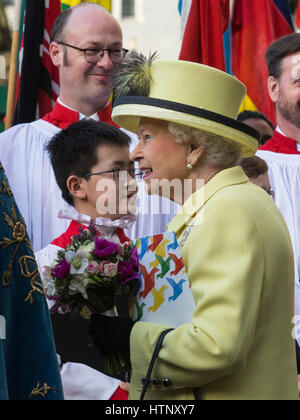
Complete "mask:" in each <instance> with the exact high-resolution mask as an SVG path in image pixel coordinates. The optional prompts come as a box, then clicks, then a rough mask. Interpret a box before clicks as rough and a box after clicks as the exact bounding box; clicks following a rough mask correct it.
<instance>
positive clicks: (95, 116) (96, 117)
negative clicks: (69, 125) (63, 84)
mask: <svg viewBox="0 0 300 420" xmlns="http://www.w3.org/2000/svg"><path fill="white" fill-rule="evenodd" d="M57 102H58V103H59V104H60V105H62V106H64V107H65V108H68V109H70V110H71V111H75V112H78V111H76V109H73V108H71V107H70V106H68V105H66V104H64V103H63V102H62V100H61V99H60V98H57ZM78 114H79V121H80V120H83V119H91V120H95V121H99V116H98V114H97V113H96V114H94V115H91V116H90V117H87V116H86V115H84V114H82V113H81V112H78Z"/></svg>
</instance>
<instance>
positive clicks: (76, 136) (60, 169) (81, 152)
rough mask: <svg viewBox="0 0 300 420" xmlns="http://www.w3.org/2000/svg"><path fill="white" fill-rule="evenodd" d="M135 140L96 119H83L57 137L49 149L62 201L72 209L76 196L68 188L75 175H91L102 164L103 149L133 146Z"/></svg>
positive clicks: (52, 140)
mask: <svg viewBox="0 0 300 420" xmlns="http://www.w3.org/2000/svg"><path fill="white" fill-rule="evenodd" d="M130 142H131V139H130V137H129V136H127V134H125V133H124V132H123V131H121V130H119V129H118V128H116V127H114V126H112V125H108V124H105V123H102V122H98V121H94V120H81V121H79V122H77V123H74V124H71V125H70V126H69V127H68V128H66V129H65V130H61V131H60V132H59V133H58V134H56V135H55V136H54V137H53V138H52V139H51V140H50V142H49V144H48V145H47V146H46V150H47V151H48V153H49V157H50V160H51V164H52V167H53V170H54V175H55V178H56V182H57V184H58V186H59V188H60V189H61V192H62V198H63V199H64V200H65V201H66V202H67V203H68V204H70V205H71V206H73V205H74V202H73V197H72V196H71V195H70V194H69V190H68V188H67V179H68V178H69V177H70V176H71V175H77V176H79V175H83V174H88V173H89V172H91V169H92V167H93V166H95V165H97V163H98V156H97V154H96V153H95V152H96V150H97V149H98V147H99V146H122V147H129V145H130Z"/></svg>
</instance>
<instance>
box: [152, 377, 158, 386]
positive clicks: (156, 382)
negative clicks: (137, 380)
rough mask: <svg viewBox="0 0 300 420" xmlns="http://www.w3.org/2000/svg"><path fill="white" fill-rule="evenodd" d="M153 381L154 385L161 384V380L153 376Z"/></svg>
mask: <svg viewBox="0 0 300 420" xmlns="http://www.w3.org/2000/svg"><path fill="white" fill-rule="evenodd" d="M151 383H152V385H154V386H157V385H159V384H160V380H159V379H156V378H153V379H151Z"/></svg>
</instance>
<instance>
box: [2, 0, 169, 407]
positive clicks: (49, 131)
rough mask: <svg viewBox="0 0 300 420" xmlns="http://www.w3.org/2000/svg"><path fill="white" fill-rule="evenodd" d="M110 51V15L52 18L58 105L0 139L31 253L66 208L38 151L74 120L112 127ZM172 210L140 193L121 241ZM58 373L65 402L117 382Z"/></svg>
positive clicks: (59, 224)
mask: <svg viewBox="0 0 300 420" xmlns="http://www.w3.org/2000/svg"><path fill="white" fill-rule="evenodd" d="M118 51H119V54H123V49H122V31H121V28H120V25H119V23H118V22H117V21H116V20H115V19H114V18H113V17H112V15H111V14H109V13H108V12H107V11H106V10H105V9H103V8H102V7H100V6H98V5H95V4H84V3H83V4H79V5H78V6H76V7H74V8H72V9H68V10H67V11H66V12H65V13H64V14H62V15H61V16H60V17H59V18H58V20H57V21H56V24H55V25H54V28H53V31H52V42H51V45H50V55H51V59H52V61H53V63H54V64H55V65H56V66H58V68H59V76H60V95H59V100H58V101H57V103H56V105H55V107H54V109H53V111H52V112H51V113H50V114H48V115H46V116H45V117H44V118H43V119H42V120H38V121H35V122H33V123H30V124H21V125H19V126H16V127H13V128H11V129H10V130H8V131H7V132H4V133H3V134H1V135H0V160H1V161H2V164H3V167H4V168H5V171H6V174H7V177H8V179H9V182H10V185H11V188H12V190H13V192H14V194H15V197H16V201H17V203H18V205H19V208H20V211H21V213H22V215H23V217H24V219H25V221H26V223H27V227H28V234H29V237H30V239H31V241H32V244H33V248H34V251H39V250H40V249H42V248H44V247H45V246H46V245H48V244H50V243H51V242H52V241H53V239H55V238H57V237H58V236H60V235H61V234H62V233H63V232H65V231H66V230H67V228H68V225H69V223H70V222H69V221H68V220H66V219H59V218H58V217H57V214H58V212H59V211H60V210H64V209H65V208H66V204H65V202H64V200H63V199H62V197H61V193H60V190H59V188H58V186H57V184H56V180H55V177H54V173H53V170H52V167H51V163H50V160H49V157H48V155H47V152H46V151H45V146H46V145H47V143H48V142H49V140H50V139H51V138H52V137H53V136H54V135H55V134H56V133H57V132H58V131H59V130H60V129H62V128H66V127H67V126H68V125H69V124H71V123H73V122H77V121H78V120H79V119H81V118H93V119H96V120H101V121H103V122H106V123H109V124H113V122H112V120H111V105H110V103H109V98H110V95H111V91H112V88H111V83H110V77H111V75H112V73H113V71H114V70H115V69H116V68H117V65H118V63H116V60H115V56H117V55H118V53H117V52H118ZM90 54H92V55H94V56H95V55H96V56H97V60H96V62H95V63H94V64H91V63H90V62H89V61H90V60H89V58H88V57H90ZM88 60H89V61H88ZM132 137H134V136H133V135H132ZM134 146H135V143H134V141H133V144H132V147H134ZM149 203H152V204H151V205H150V204H149ZM175 211H176V210H175V208H174V206H172V205H171V207H170V206H169V202H167V201H166V202H162V200H161V199H159V198H158V197H152V198H151V199H148V198H147V195H146V194H145V193H144V192H143V190H142V189H141V192H140V198H139V208H138V212H139V214H138V223H137V225H136V227H135V228H134V229H133V231H131V232H127V234H128V236H129V237H131V238H136V237H140V236H146V235H148V234H149V235H150V234H154V233H159V232H161V231H165V226H166V225H167V223H168V222H169V220H170V219H172V217H173V215H174V213H175ZM151 212H155V213H156V214H151ZM162 213H166V214H165V215H162ZM61 374H62V381H63V386H64V394H65V398H66V399H73V398H74V396H75V397H76V399H107V398H109V395H110V396H111V395H113V394H114V392H115V390H116V388H117V383H118V382H117V381H115V380H114V379H112V378H108V377H105V378H104V375H102V374H101V373H99V372H97V371H92V372H91V369H90V368H88V367H86V366H83V365H80V366H78V365H77V366H76V365H75V364H69V363H68V364H67V365H64V366H63V369H62V370H61ZM83 384H86V385H84V386H83ZM87 384H89V386H87Z"/></svg>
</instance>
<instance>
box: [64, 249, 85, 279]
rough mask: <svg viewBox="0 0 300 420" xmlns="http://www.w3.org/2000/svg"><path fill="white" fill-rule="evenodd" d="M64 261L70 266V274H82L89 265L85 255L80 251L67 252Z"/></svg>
mask: <svg viewBox="0 0 300 420" xmlns="http://www.w3.org/2000/svg"><path fill="white" fill-rule="evenodd" d="M65 259H66V261H67V262H68V263H69V264H70V265H71V269H70V274H83V273H84V272H85V270H86V269H87V267H88V265H89V260H88V258H87V254H86V253H85V251H83V250H81V249H79V250H78V251H77V252H74V251H67V252H66V253H65Z"/></svg>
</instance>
